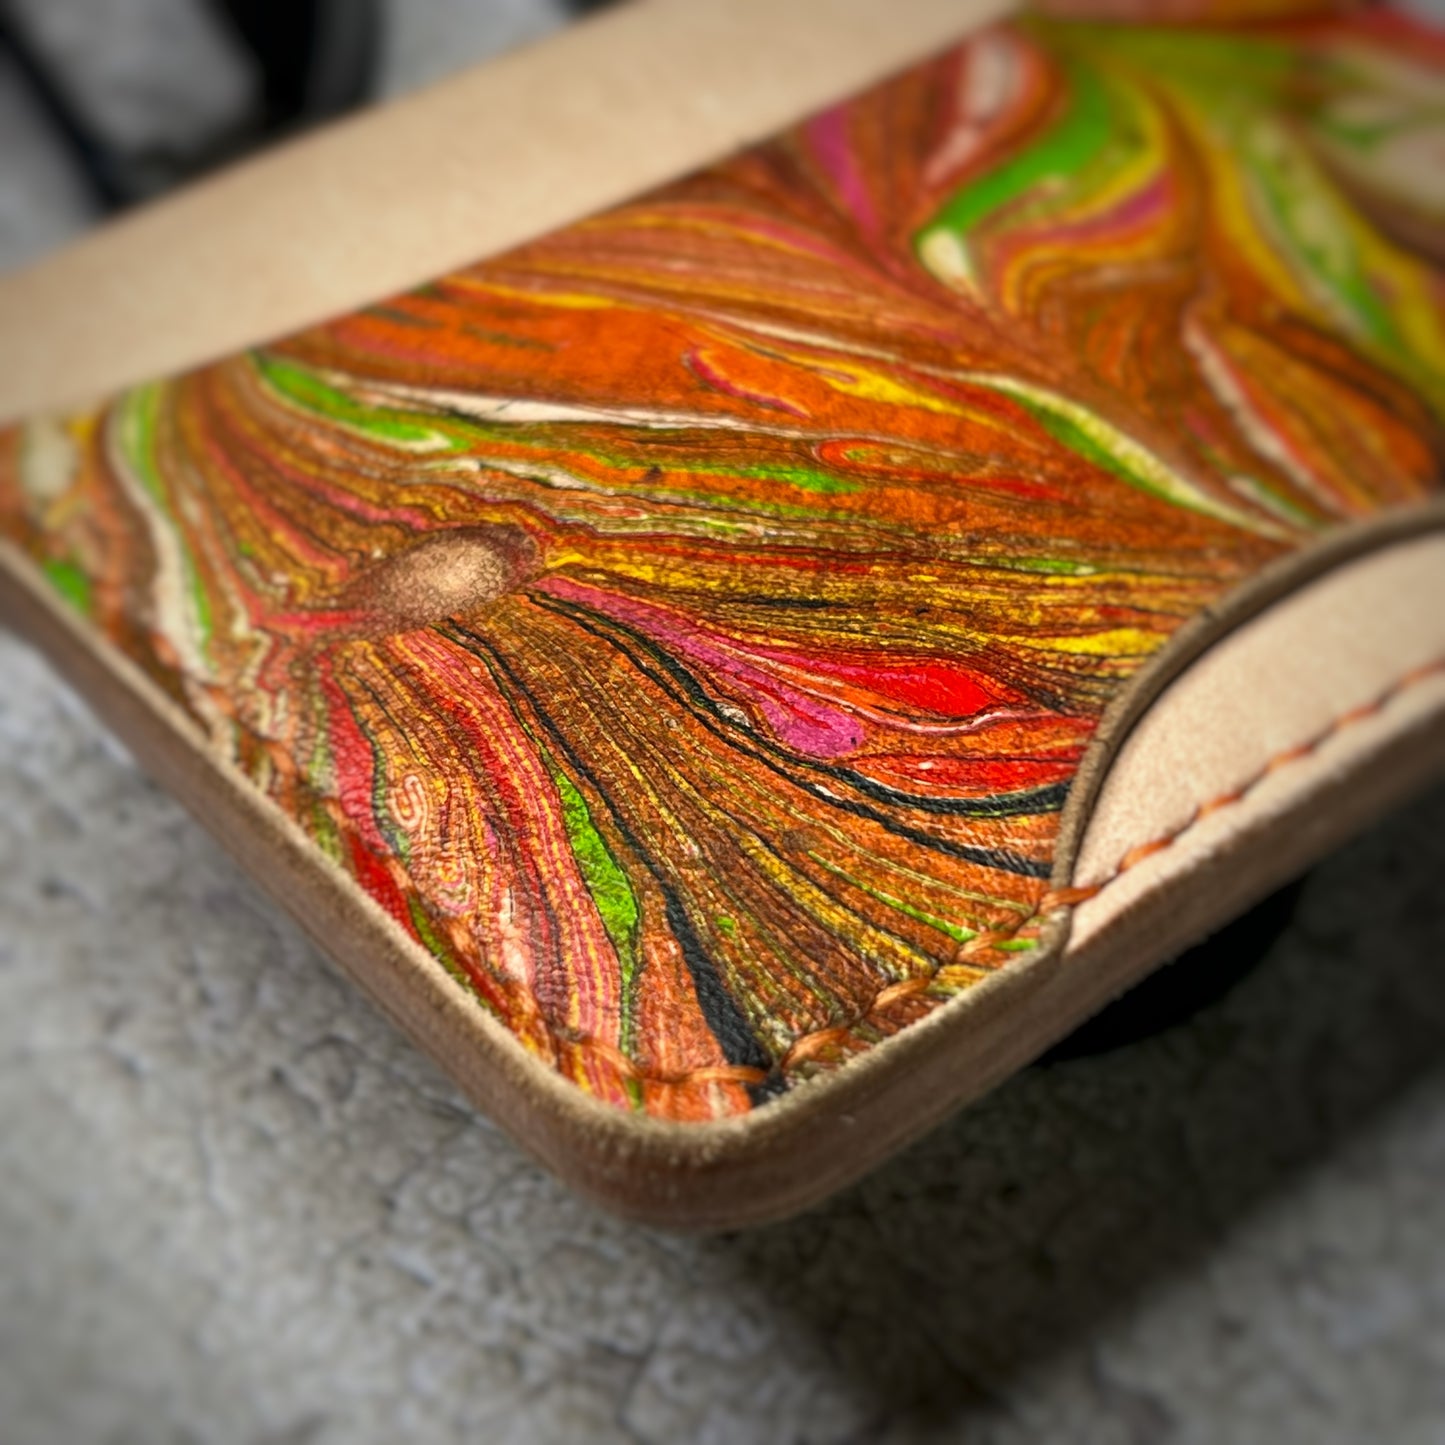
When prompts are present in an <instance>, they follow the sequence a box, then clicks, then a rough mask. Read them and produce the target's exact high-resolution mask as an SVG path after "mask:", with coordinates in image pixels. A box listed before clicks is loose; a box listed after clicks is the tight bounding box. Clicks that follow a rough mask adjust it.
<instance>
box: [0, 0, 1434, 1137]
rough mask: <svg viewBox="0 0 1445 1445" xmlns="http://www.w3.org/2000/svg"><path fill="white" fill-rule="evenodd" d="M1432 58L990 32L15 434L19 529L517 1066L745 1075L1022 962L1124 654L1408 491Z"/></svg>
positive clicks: (741, 1098) (1426, 369)
mask: <svg viewBox="0 0 1445 1445" xmlns="http://www.w3.org/2000/svg"><path fill="white" fill-rule="evenodd" d="M1442 70H1445V49H1442V45H1441V41H1440V40H1439V39H1438V38H1437V37H1433V36H1430V35H1427V34H1426V33H1425V32H1423V31H1421V30H1419V29H1417V28H1412V27H1410V26H1407V25H1406V24H1405V23H1404V22H1401V21H1396V20H1392V19H1389V18H1379V17H1376V18H1366V19H1358V20H1350V21H1332V20H1323V21H1309V22H1291V23H1289V24H1279V25H1274V26H1255V27H1249V28H1244V29H1240V30H1238V31H1236V32H1231V31H1229V30H1227V29H1203V28H1200V29H1193V30H1191V29H1188V28H1183V29H1181V28H1160V29H1157V30H1151V29H1148V28H1137V27H1127V26H1090V25H1088V24H1082V23H1073V22H1067V21H1060V20H1053V21H1045V20H1040V19H1035V20H1025V21H1019V22H1016V23H1013V24H1008V25H1004V26H1001V27H998V28H994V29H991V30H989V31H986V32H984V33H982V34H980V35H978V36H976V37H975V38H973V39H971V40H969V41H968V42H967V43H965V44H963V45H961V46H959V47H958V48H957V49H955V50H953V51H951V52H949V53H947V54H944V55H942V56H940V57H939V58H937V59H935V60H933V61H931V62H929V63H927V64H925V65H922V66H919V67H918V68H916V69H914V70H912V71H910V72H908V73H907V74H905V75H903V76H901V77H899V78H897V79H894V80H891V81H889V82H887V83H886V84H884V85H882V86H880V87H878V88H877V89H875V90H873V91H871V92H869V93H867V94H865V95H863V96H861V97H860V98H857V99H854V100H852V101H849V102H848V103H846V104H842V105H840V106H838V107H836V108H835V109H832V110H829V111H827V112H826V113H824V114H821V115H818V116H816V117H814V118H813V119H811V120H808V121H807V122H805V123H803V124H801V125H799V126H797V127H796V128H795V129H793V130H790V131H788V132H787V133H785V134H784V135H782V136H780V137H779V138H778V139H776V140H775V141H773V142H770V143H768V144H765V145H762V146H759V147H757V148H755V149H753V150H749V151H747V152H746V153H744V154H741V155H739V156H737V157H735V158H733V159H731V160H728V161H726V162H723V163H721V164H719V165H716V166H713V167H711V168H709V169H707V170H704V171H702V172H700V173H698V174H696V175H693V176H691V177H689V178H687V179H685V180H682V181H679V182H678V183H676V184H674V185H670V186H668V187H666V188H664V189H662V190H660V191H658V192H656V193H654V194H651V195H648V196H646V197H644V198H642V199H641V200H638V201H636V202H634V203H631V204H628V205H624V206H621V207H619V208H617V209H616V210H613V211H611V212H609V213H607V214H605V215H602V216H600V217H597V218H594V219H591V220H588V221H585V222H582V223H580V224H577V225H574V226H570V227H568V228H566V229H565V230H562V231H560V232H558V233H556V234H554V235H551V236H548V237H545V238H544V239H542V240H540V241H537V242H536V243H534V244H531V245H528V246H525V247H523V248H521V249H519V250H517V251H514V252H512V253H510V254H508V255H504V256H502V257H500V258H498V259H495V260H491V261H487V262H485V263H483V264H481V265H478V266H475V267H472V268H470V269H468V270H465V271H461V272H458V273H457V274H455V275H451V276H447V277H444V278H442V279H441V280H439V281H437V282H435V283H434V284H432V285H429V286H425V287H422V288H421V289H419V290H417V291H414V292H412V293H409V294H407V295H403V296H399V297H395V298H393V299H391V300H388V301H386V302H385V303H383V304H380V305H377V306H373V307H370V308H368V309H366V310H364V311H361V312H359V313H357V314H355V315H351V316H347V317H344V318H342V319H340V320H338V321H335V322H332V323H330V324H328V325H324V326H320V327H317V328H314V329H312V330H309V331H306V332H303V333H301V334H299V335H296V336H293V337H290V338H288V339H286V340H284V341H281V342H279V343H277V344H275V345H271V346H267V347H264V348H261V349H259V350H256V351H254V352H252V353H250V354H247V355H243V356H238V357H236V358H234V359H231V360H227V361H223V362H221V363H219V364H216V365H212V366H208V367H205V368H203V369H201V370H198V371H195V372H193V373H191V374H189V375H186V376H182V377H180V378H178V379H176V380H172V381H167V382H162V383H159V384H156V385H150V386H145V387H140V388H137V389H135V390H133V391H130V392H128V393H126V394H125V395H122V396H120V397H117V398H116V399H115V400H114V401H112V402H111V403H110V404H109V405H106V406H104V407H100V408H98V409H95V410H93V411H90V412H87V413H85V414H82V415H77V416H71V417H66V418H63V419H58V420H57V419H41V420H38V421H35V422H33V423H32V424H30V425H29V426H27V427H24V428H20V429H17V430H14V431H12V432H10V433H9V434H7V435H6V437H5V440H4V450H3V457H4V460H3V462H0V468H3V471H0V528H3V531H4V533H5V534H6V535H7V536H8V537H9V538H10V539H11V540H12V541H14V542H17V543H18V544H19V545H20V546H21V547H22V548H24V549H25V550H26V551H27V552H28V553H29V554H30V555H31V556H32V557H33V558H34V559H35V560H36V561H37V562H38V563H40V564H41V565H42V566H43V567H44V568H45V570H46V571H47V572H48V573H49V575H50V577H51V578H52V579H53V581H54V583H55V585H56V586H57V587H58V588H59V589H60V590H61V591H62V592H63V593H64V594H65V595H66V596H67V597H68V598H69V599H70V600H71V601H72V602H73V603H74V604H75V605H76V606H77V607H79V608H80V609H81V610H82V611H83V612H84V613H85V615H86V616H87V617H88V618H89V619H90V620H91V622H92V624H93V625H94V627H96V628H97V629H98V630H99V631H100V632H101V633H103V634H104V635H105V636H106V637H108V638H109V639H110V640H111V641H112V642H114V643H115V644H116V645H117V646H119V647H121V648H122V649H124V650H125V652H126V653H128V654H129V655H130V656H131V657H132V658H133V659H134V660H136V661H137V662H138V663H139V664H141V665H142V666H143V667H144V668H145V670H146V671H147V672H148V674H149V675H150V676H151V677H152V678H153V679H154V680H155V681H156V683H158V684H159V685H160V686H161V687H162V688H164V689H165V690H166V692H167V693H169V694H170V695H171V696H172V697H173V698H175V699H176V700H177V701H178V702H179V703H180V704H181V705H182V706H183V707H184V708H185V709H186V710H187V711H188V713H189V714H190V716H191V717H192V718H193V719H194V720H195V723H196V726H197V727H198V728H199V729H201V730H202V732H203V733H204V735H205V736H206V737H207V738H208V739H209V740H210V742H211V743H212V744H213V746H214V747H215V749H216V750H217V751H218V752H219V753H220V754H221V755H223V756H224V757H225V758H227V759H229V760H230V761H232V762H233V763H235V764H236V765H238V766H239V767H240V768H241V769H243V770H244V771H245V772H246V773H247V774H248V775H249V777H250V778H251V779H252V780H253V781H254V784H255V786H256V787H257V788H259V789H261V790H263V791H264V793H265V794H266V795H267V796H268V797H269V798H270V799H271V800H272V801H273V802H274V803H275V804H276V806H278V807H279V808H281V809H283V810H284V811H285V812H286V813H287V814H289V815H290V816H291V817H292V818H294V819H295V820H296V821H297V822H299V823H300V824H301V825H302V827H304V828H305V829H306V830H307V831H308V833H309V834H310V836H311V837H312V838H313V839H314V840H315V842H316V845H317V846H318V847H319V848H321V849H322V850H324V851H325V853H326V854H327V855H328V856H329V857H330V858H331V859H333V860H334V861H335V863H336V865H337V866H338V867H340V868H342V869H344V870H346V871H347V872H348V873H350V874H351V875H352V876H354V878H355V879H356V880H357V882H358V883H359V884H360V885H361V886H362V887H363V888H364V889H366V890H367V891H368V892H369V893H370V894H371V895H372V897H374V898H375V899H376V900H378V901H379V902H380V903H381V904H382V906H383V907H385V908H386V909H387V910H388V911H389V912H390V913H391V914H392V916H393V917H394V918H395V919H396V920H397V922H398V923H399V924H400V926H401V927H402V928H404V929H405V930H407V931H408V932H409V933H410V934H411V935H412V936H413V937H414V938H415V939H416V940H417V941H418V943H419V944H421V945H422V946H423V947H424V948H426V949H427V950H429V951H430V953H431V954H433V955H434V956H435V958H436V960H437V967H439V968H445V969H447V970H449V971H450V972H451V973H452V974H453V975H455V976H456V977H457V978H458V979H460V980H461V981H462V982H463V983H464V984H465V986H466V987H468V988H470V989H472V990H474V991H475V993H476V995H477V996H478V997H479V998H480V999H482V1000H483V1001H484V1002H485V1003H486V1005H487V1006H488V1007H489V1008H490V1009H492V1010H493V1011H494V1012H495V1014H496V1015H497V1017H498V1018H500V1019H501V1020H502V1021H503V1022H504V1023H505V1024H506V1025H507V1027H508V1028H509V1029H510V1030H511V1031H512V1032H513V1033H514V1034H515V1035H516V1037H517V1038H518V1039H519V1040H520V1041H521V1042H522V1043H523V1044H524V1045H525V1046H526V1047H527V1048H528V1049H529V1050H531V1051H532V1052H533V1053H534V1054H536V1055H537V1056H538V1057H539V1058H541V1059H543V1060H545V1061H547V1062H549V1063H550V1064H552V1065H553V1066H554V1067H555V1068H556V1069H558V1070H559V1071H560V1072H561V1073H562V1074H564V1075H565V1076H566V1077H568V1078H570V1079H572V1080H574V1081H576V1082H577V1083H578V1084H579V1085H581V1086H582V1087H583V1088H585V1089H587V1090H589V1091H591V1092H592V1093H594V1094H596V1095H597V1096H599V1097H601V1098H604V1099H607V1100H610V1101H612V1102H614V1103H615V1104H617V1105H618V1106H620V1107H623V1108H631V1109H639V1110H646V1111H649V1112H651V1113H654V1114H657V1115H661V1116H668V1117H674V1118H682V1119H694V1118H706V1117H714V1116H718V1115H722V1114H727V1113H732V1112H737V1111H741V1110H745V1109H747V1108H749V1107H751V1106H752V1105H753V1104H755V1103H757V1102H759V1101H760V1100H762V1099H764V1098H766V1097H767V1096H768V1095H769V1094H770V1093H773V1092H776V1091H777V1090H779V1089H781V1088H786V1087H789V1086H790V1085H792V1084H793V1083H794V1082H795V1081H797V1080H799V1079H803V1078H806V1077H808V1076H810V1075H812V1074H814V1073H817V1072H818V1071H822V1070H827V1069H830V1068H833V1067H836V1066H837V1065H838V1064H839V1063H840V1062H841V1061H843V1060H846V1059H847V1058H848V1057H849V1056H850V1055H853V1054H855V1053H857V1052H858V1051H860V1050H863V1049H866V1048H868V1047H869V1046H870V1045H871V1044H873V1043H874V1042H876V1041H877V1040H879V1039H880V1038H883V1037H885V1036H887V1035H889V1034H891V1033H893V1032H895V1031H897V1030H898V1029H900V1028H902V1027H905V1026H906V1025H907V1024H909V1023H910V1022H911V1021H913V1020H915V1019H917V1018H918V1017H920V1016H921V1015H922V1014H924V1013H926V1012H927V1011H929V1010H930V1009H932V1008H934V1007H936V1006H938V1004H939V1003H940V1002H942V1001H944V1000H946V999H948V998H949V997H950V996H952V995H954V994H956V993H958V992H959V991H961V990H964V989H967V988H968V987H969V986H970V985H971V984H973V983H974V982H976V981H977V980H978V979H980V978H981V977H983V976H985V975H986V974H988V973H989V972H990V971H992V970H995V969H998V968H1001V967H1006V966H1007V964H1008V961H1009V959H1010V958H1011V957H1013V956H1014V955H1015V954H1016V953H1017V952H1019V951H1022V950H1027V949H1029V948H1031V947H1033V946H1035V943H1036V939H1037V934H1038V928H1039V917H1038V913H1039V904H1040V900H1041V898H1042V897H1043V896H1044V893H1045V890H1046V888H1047V879H1048V875H1049V871H1050V864H1051V859H1052V857H1053V852H1054V847H1055V840H1056V837H1057V833H1058V825H1059V809H1060V807H1061V806H1062V803H1063V801H1064V799H1065V797H1066V794H1067V790H1068V787H1069V783H1070V780H1071V779H1072V778H1073V776H1074V775H1075V772H1076V770H1077V768H1078V766H1079V762H1080V759H1081V757H1082V756H1083V754H1084V750H1085V749H1086V747H1087V746H1088V743H1089V740H1090V737H1091V734H1092V731H1093V729H1094V728H1095V726H1096V724H1097V722H1098V720H1099V717H1100V715H1101V713H1102V711H1103V709H1104V707H1105V706H1106V704H1107V703H1108V702H1109V701H1110V699H1111V698H1112V697H1113V696H1114V695H1115V694H1116V693H1117V692H1118V690H1119V689H1120V688H1121V686H1122V685H1123V684H1124V683H1126V682H1127V680H1128V679H1129V678H1130V677H1131V676H1132V675H1133V674H1134V673H1135V672H1136V671H1137V669H1138V668H1139V667H1140V665H1141V664H1142V663H1143V662H1144V661H1145V660H1146V659H1147V658H1148V657H1149V656H1150V655H1151V654H1152V653H1153V652H1154V651H1155V650H1156V649H1158V648H1159V647H1160V646H1161V645H1162V644H1163V643H1164V642H1165V641H1166V640H1167V639H1168V638H1169V636H1170V635H1171V634H1172V633H1173V632H1174V631H1175V630H1176V629H1177V628H1178V627H1179V626H1180V625H1181V624H1182V623H1183V622H1185V621H1186V620H1188V619H1189V618H1190V617H1192V616H1193V615H1195V614H1196V613H1197V612H1198V611H1199V610H1200V609H1201V608H1202V607H1203V606H1205V605H1206V604H1208V603H1210V602H1211V601H1213V600H1215V599H1217V598H1219V597H1221V596H1222V595H1224V594H1225V593H1227V592H1229V591H1230V590H1231V589H1233V588H1235V587H1236V586H1238V585H1239V584H1240V583H1241V582H1243V581H1244V580H1245V579H1247V578H1248V577H1249V576H1250V575H1251V574H1253V573H1254V572H1256V571H1257V570H1258V569H1259V568H1260V567H1261V566H1262V565H1263V564H1265V563H1267V562H1268V561H1270V560H1271V559H1272V558H1275V557H1277V556H1279V555H1280V554H1281V553H1283V552H1285V551H1286V550H1288V549H1291V548H1294V547H1298V546H1300V545H1301V544H1303V543H1305V542H1307V541H1308V540H1310V539H1311V538H1313V537H1315V536H1317V535H1318V534H1319V533H1320V532H1321V531H1322V530H1323V529H1326V528H1328V527H1331V526H1334V525H1337V524H1340V523H1345V522H1348V521H1349V520H1351V519H1354V518H1359V517H1362V516H1364V515H1367V514H1369V513H1372V512H1374V511H1377V510H1378V509H1381V508H1385V507H1394V506H1401V505H1406V504H1409V503H1412V502H1416V501H1419V500H1421V499H1422V498H1424V497H1425V496H1426V495H1427V494H1428V493H1429V492H1430V491H1431V490H1432V489H1433V488H1434V487H1435V486H1436V484H1437V482H1438V478H1439V475H1440V461H1441V455H1442V450H1445V443H1442V415H1445V303H1442V297H1445V283H1442V275H1441V271H1440V269H1439V267H1438V264H1437V263H1435V262H1432V261H1431V260H1430V259H1429V257H1428V254H1427V252H1428V251H1429V249H1430V246H1429V242H1430V239H1431V238H1432V237H1434V238H1435V239H1437V240H1438V235H1439V231H1438V229H1437V227H1436V221H1438V217H1439V205H1440V196H1439V193H1438V187H1439V186H1440V184H1441V181H1442V177H1445V166H1438V167H1435V168H1434V173H1433V181H1432V184H1433V185H1434V186H1435V187H1436V188H1437V189H1436V191H1435V193H1434V194H1433V195H1432V194H1431V193H1430V187H1429V185H1427V184H1426V183H1425V182H1426V181H1427V180H1430V175H1429V172H1430V168H1429V167H1428V166H1426V167H1424V175H1423V177H1422V168H1421V166H1420V165H1419V164H1418V163H1412V160H1411V158H1412V157H1415V158H1417V161H1418V157H1419V156H1421V155H1425V156H1428V155H1429V154H1431V153H1433V154H1435V155H1437V156H1438V154H1439V147H1440V145H1441V137H1442V96H1445V92H1442V86H1441V74H1442ZM1432 147H1433V148H1434V149H1433V152H1432V150H1431V148H1432ZM1432 208H1433V209H1432Z"/></svg>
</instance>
